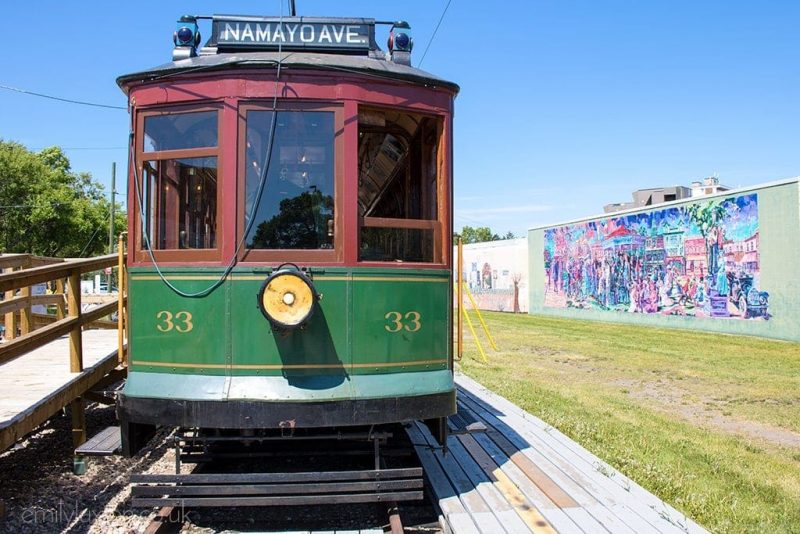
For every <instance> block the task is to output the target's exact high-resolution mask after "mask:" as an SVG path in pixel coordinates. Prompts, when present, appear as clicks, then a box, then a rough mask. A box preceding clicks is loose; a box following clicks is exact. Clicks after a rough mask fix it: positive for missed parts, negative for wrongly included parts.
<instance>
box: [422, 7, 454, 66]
mask: <svg viewBox="0 0 800 534" xmlns="http://www.w3.org/2000/svg"><path fill="white" fill-rule="evenodd" d="M452 1H453V0H447V5H446V6H444V11H442V16H441V17H439V22H437V23H436V28H435V29H434V30H433V35H431V40H430V41H428V46H426V47H425V51H424V52H423V53H422V59H420V60H419V65H418V66H420V67H421V66H422V62H423V61H425V56H426V55H427V54H428V49H429V48H430V47H431V43H433V38H434V37H436V32H438V31H439V26H441V25H442V21H443V20H444V15H445V13H447V8H448V7H450V2H452Z"/></svg>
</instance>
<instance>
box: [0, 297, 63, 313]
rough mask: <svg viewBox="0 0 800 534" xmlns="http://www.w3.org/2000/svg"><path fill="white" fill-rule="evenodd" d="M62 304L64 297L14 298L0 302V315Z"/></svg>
mask: <svg viewBox="0 0 800 534" xmlns="http://www.w3.org/2000/svg"><path fill="white" fill-rule="evenodd" d="M59 303H61V304H63V303H64V295H32V296H30V297H14V298H13V299H6V300H4V301H2V302H0V315H5V314H6V313H13V312H15V311H19V310H21V309H22V308H26V307H28V306H30V305H33V306H36V305H41V306H47V305H48V304H59Z"/></svg>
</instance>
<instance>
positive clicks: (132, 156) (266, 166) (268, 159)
mask: <svg viewBox="0 0 800 534" xmlns="http://www.w3.org/2000/svg"><path fill="white" fill-rule="evenodd" d="M280 24H283V10H282V9H281V16H280ZM281 49H282V46H281V43H278V66H277V72H276V74H275V95H274V96H273V99H272V121H271V122H270V129H269V141H268V142H267V151H266V154H265V161H264V165H263V166H262V171H261V177H260V179H259V183H258V191H257V193H256V198H255V202H254V204H253V210H252V213H251V216H250V217H249V220H247V221H246V225H245V230H244V233H243V234H242V238H241V239H240V240H239V243H238V244H237V245H236V250H234V252H233V257H232V258H231V261H230V263H229V264H228V266H227V267H226V268H225V271H224V272H223V273H222V275H221V276H220V277H219V278H218V279H217V280H216V281H215V282H214V283H213V284H211V285H210V286H208V287H207V288H205V289H203V290H201V291H198V292H196V293H187V292H185V291H181V290H180V289H178V288H177V287H175V286H174V285H173V284H172V283H171V282H170V281H169V280H167V278H166V277H165V276H164V273H163V272H162V271H161V268H160V267H159V265H158V262H157V261H156V257H155V253H154V252H153V247H152V245H151V243H150V236H149V235H148V233H147V232H144V231H143V232H142V237H143V241H144V245H145V248H146V249H147V252H148V255H149V256H150V260H151V261H152V262H153V267H154V268H155V270H156V272H157V273H158V277H159V278H160V279H161V281H162V282H163V283H164V284H165V285H166V286H167V287H169V288H170V289H171V290H172V291H173V292H175V293H176V294H177V295H180V296H181V297H185V298H202V297H205V296H207V295H209V294H211V292H212V291H214V290H215V289H217V288H218V287H219V286H221V285H222V284H223V283H224V282H225V279H226V278H227V277H228V275H230V274H231V272H232V271H233V268H234V267H235V266H236V263H237V261H238V258H239V252H240V251H241V249H242V246H243V245H244V243H245V242H246V241H247V236H248V234H249V233H250V231H251V230H252V228H253V223H254V222H255V220H256V213H258V207H259V205H260V203H261V196H262V195H263V193H264V186H265V184H266V182H267V173H268V172H269V167H270V164H271V162H272V148H273V145H274V142H275V126H276V123H277V117H278V87H279V85H278V82H279V81H280V76H281V62H282V60H283V58H282V56H281V53H282V52H281ZM134 116H135V114H134V113H133V112H132V113H131V133H130V143H129V147H130V149H129V152H128V158H129V161H130V162H131V164H132V165H133V183H134V184H135V188H136V197H137V200H138V201H139V215H140V220H141V221H144V220H145V218H146V214H145V212H144V202H143V200H142V192H141V189H140V187H139V176H138V169H137V167H136V156H135V150H134V135H133V132H134V129H133V120H134V119H133V117H134Z"/></svg>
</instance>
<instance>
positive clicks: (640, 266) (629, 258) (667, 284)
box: [544, 194, 770, 319]
mask: <svg viewBox="0 0 800 534" xmlns="http://www.w3.org/2000/svg"><path fill="white" fill-rule="evenodd" d="M544 265H545V275H546V280H545V303H544V305H545V306H549V307H558V308H565V307H575V308H591V309H598V310H613V311H623V312H630V313H648V314H663V315H687V316H694V317H727V318H739V319H757V318H758V319H769V317H770V315H769V313H768V311H767V308H768V305H769V294H768V293H767V292H766V291H761V290H760V289H759V280H760V276H759V274H760V273H759V258H758V195H757V194H750V195H742V196H738V197H734V198H729V199H725V200H712V201H709V202H699V203H697V204H691V205H683V206H677V207H672V208H666V209H662V210H655V211H649V212H642V213H633V214H630V215H623V216H620V217H610V218H607V219H601V220H597V221H590V222H585V223H580V224H574V225H570V226H561V227H557V228H550V229H547V230H546V231H545V235H544Z"/></svg>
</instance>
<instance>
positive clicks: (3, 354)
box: [0, 317, 79, 365]
mask: <svg viewBox="0 0 800 534" xmlns="http://www.w3.org/2000/svg"><path fill="white" fill-rule="evenodd" d="M78 322H79V319H78V317H68V318H67V319H62V320H60V321H56V322H54V323H53V324H50V325H47V326H43V327H42V328H39V329H37V330H34V331H33V332H31V333H29V334H26V335H24V336H19V337H17V338H15V339H12V340H11V341H8V342H6V343H3V344H2V345H0V365H2V364H5V363H7V362H10V361H11V360H13V359H15V358H19V357H20V356H22V355H23V354H26V353H27V352H30V351H31V350H33V349H36V348H38V347H42V346H44V345H46V344H47V343H50V342H51V341H53V340H55V339H58V338H59V337H61V336H63V335H64V334H66V333H68V332H69V331H70V330H72V329H73V328H74V327H75V326H76V325H78Z"/></svg>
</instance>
